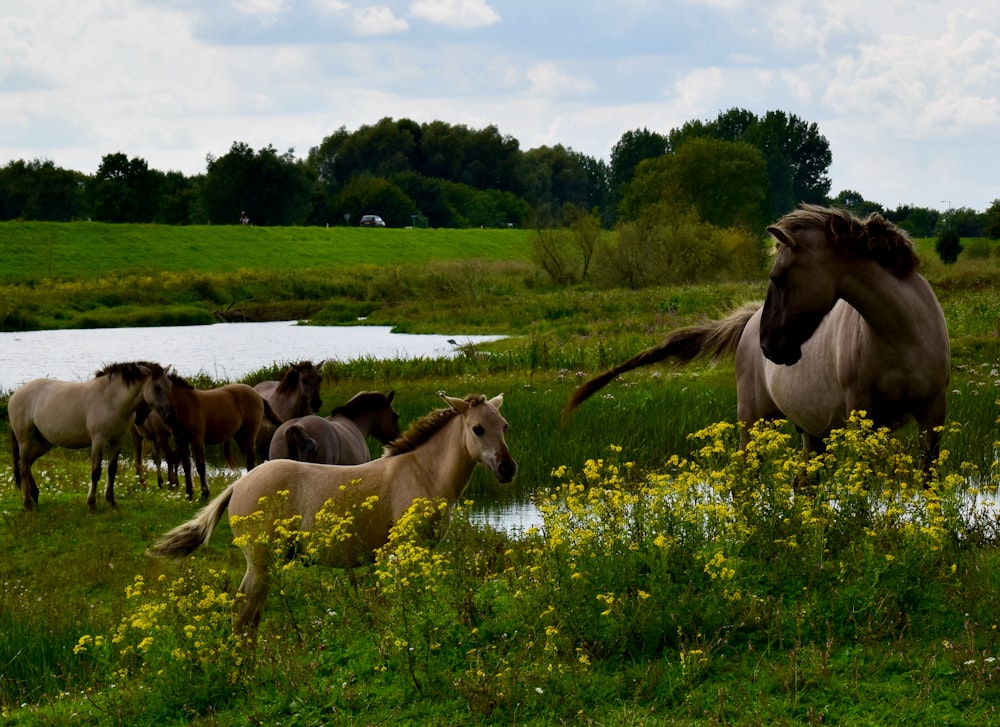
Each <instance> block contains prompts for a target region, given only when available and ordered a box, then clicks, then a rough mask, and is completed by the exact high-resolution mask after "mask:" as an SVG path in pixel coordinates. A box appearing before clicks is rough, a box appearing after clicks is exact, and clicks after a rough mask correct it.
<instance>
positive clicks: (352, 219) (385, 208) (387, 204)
mask: <svg viewBox="0 0 1000 727" xmlns="http://www.w3.org/2000/svg"><path fill="white" fill-rule="evenodd" d="M333 209H335V210H337V212H338V216H339V217H340V219H343V220H345V221H348V220H349V222H348V224H352V225H356V224H357V223H358V221H359V220H360V219H361V216H362V215H369V214H372V215H379V216H380V217H381V218H382V219H383V220H385V224H386V225H387V226H389V227H404V226H406V225H408V224H410V220H411V219H412V215H416V214H419V210H418V209H417V206H416V205H415V204H414V203H413V200H412V199H410V198H409V197H408V196H407V195H406V194H405V193H404V192H403V190H401V189H400V188H399V187H397V186H396V185H395V184H393V183H392V182H390V181H388V180H387V179H383V178H381V177H374V176H371V175H362V176H358V177H355V178H354V179H352V180H351V181H350V182H348V184H347V186H345V187H344V189H342V190H341V192H340V194H339V195H337V198H336V200H335V201H334V203H333ZM348 215H349V217H348Z"/></svg>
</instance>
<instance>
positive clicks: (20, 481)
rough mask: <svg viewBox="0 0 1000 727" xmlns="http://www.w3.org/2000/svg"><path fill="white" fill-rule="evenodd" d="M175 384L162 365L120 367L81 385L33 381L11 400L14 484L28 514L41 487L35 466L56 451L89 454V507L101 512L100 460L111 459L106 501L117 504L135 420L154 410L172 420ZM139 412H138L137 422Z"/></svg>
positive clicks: (143, 363)
mask: <svg viewBox="0 0 1000 727" xmlns="http://www.w3.org/2000/svg"><path fill="white" fill-rule="evenodd" d="M171 389H172V385H171V381H170V379H169V378H168V376H167V374H166V371H165V370H164V369H163V367H161V366H160V365H159V364H155V363H149V362H148V361H135V362H132V363H116V364H111V365H110V366H106V367H105V368H103V369H102V370H100V371H98V372H97V373H96V374H95V375H94V378H93V379H91V380H90V381H85V382H83V383H75V382H66V381H55V380H53V379H34V380H33V381H29V382H28V383H27V384H25V385H24V386H22V387H21V388H20V389H18V390H17V391H15V392H14V393H13V394H11V396H10V400H9V402H8V413H9V415H10V431H11V449H12V452H13V455H14V484H15V485H16V486H17V488H18V489H19V490H20V491H21V493H22V494H23V496H24V509H25V510H32V509H34V507H35V506H36V505H37V504H38V484H37V483H36V482H35V477H34V475H33V474H32V473H31V465H32V464H33V463H34V462H35V460H37V459H38V458H39V457H41V456H42V455H43V454H45V453H46V452H48V451H49V450H50V449H52V448H53V447H66V448H69V449H84V448H86V447H89V448H90V492H89V493H88V494H87V507H88V508H89V509H90V511H91V512H94V511H96V509H97V483H98V481H99V480H100V479H101V460H102V459H103V458H104V453H105V451H106V452H107V455H108V484H107V487H106V488H105V490H104V499H105V500H107V502H108V504H109V505H111V506H112V507H116V503H115V475H116V474H117V472H118V455H119V454H120V453H121V447H122V443H123V440H124V437H125V435H126V433H127V432H128V431H129V428H130V427H131V426H132V422H133V421H134V420H135V419H136V418H141V417H142V416H144V415H145V413H147V412H148V411H150V410H154V411H157V412H159V413H160V414H162V415H164V416H170V412H171V410H172V401H171V396H170V392H171ZM137 410H138V412H139V414H138V417H137Z"/></svg>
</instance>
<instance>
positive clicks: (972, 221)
mask: <svg viewBox="0 0 1000 727" xmlns="http://www.w3.org/2000/svg"><path fill="white" fill-rule="evenodd" d="M945 226H947V227H949V228H951V229H953V230H955V232H956V233H958V235H959V237H985V236H986V215H985V214H980V213H979V212H976V211H975V210H974V209H972V208H970V207H958V208H956V209H953V210H948V211H947V212H946V213H945V214H943V215H942V216H941V218H940V219H939V221H938V227H939V228H942V227H945ZM938 232H941V229H939V230H938Z"/></svg>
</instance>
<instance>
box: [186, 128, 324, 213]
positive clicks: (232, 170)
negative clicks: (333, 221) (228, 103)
mask: <svg viewBox="0 0 1000 727" xmlns="http://www.w3.org/2000/svg"><path fill="white" fill-rule="evenodd" d="M207 162H208V172H207V173H206V174H205V180H204V183H203V184H202V185H201V196H202V208H203V209H204V211H205V214H207V215H208V219H209V221H211V222H213V223H215V224H237V223H239V222H240V217H241V215H242V214H243V213H244V212H245V213H246V215H247V216H248V217H249V219H250V222H251V223H252V224H257V225H301V224H304V223H305V222H306V220H307V219H308V218H309V213H310V210H311V207H312V203H313V191H314V187H315V177H314V176H313V175H312V172H311V170H310V168H309V167H308V165H305V164H300V163H297V162H296V161H295V157H294V155H293V152H292V151H291V150H289V151H287V152H286V153H284V154H278V152H277V151H276V150H275V149H274V147H272V146H267V147H265V148H263V149H261V150H259V151H257V152H254V150H253V148H252V147H250V146H249V145H247V144H245V143H243V142H233V145H232V147H231V148H230V149H229V152H228V153H227V154H224V155H223V156H221V157H219V158H218V159H216V158H214V157H211V156H209V158H208V160H207Z"/></svg>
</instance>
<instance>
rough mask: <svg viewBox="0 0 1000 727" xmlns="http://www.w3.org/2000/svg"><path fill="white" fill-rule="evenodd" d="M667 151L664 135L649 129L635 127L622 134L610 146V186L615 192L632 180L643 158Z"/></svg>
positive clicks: (654, 156) (653, 157)
mask: <svg viewBox="0 0 1000 727" xmlns="http://www.w3.org/2000/svg"><path fill="white" fill-rule="evenodd" d="M666 151H667V139H666V137H664V136H662V135H660V134H657V133H656V132H655V131H650V130H649V129H645V128H644V129H636V130H634V131H626V132H625V133H624V134H622V137H621V139H619V140H618V141H617V142H616V143H615V145H614V146H613V147H612V148H611V187H612V191H613V192H615V193H617V192H618V191H619V190H620V189H621V187H622V185H623V184H628V183H629V182H630V181H632V175H633V174H635V168H636V167H638V166H639V163H640V162H642V161H643V160H645V159H655V158H656V157H659V156H663V154H665V153H666Z"/></svg>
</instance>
